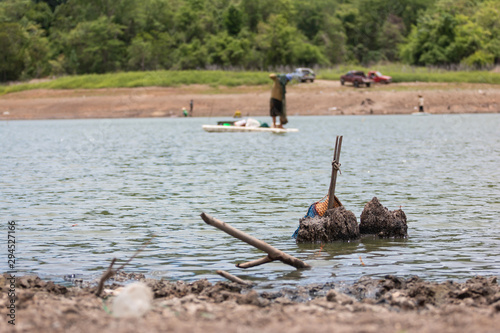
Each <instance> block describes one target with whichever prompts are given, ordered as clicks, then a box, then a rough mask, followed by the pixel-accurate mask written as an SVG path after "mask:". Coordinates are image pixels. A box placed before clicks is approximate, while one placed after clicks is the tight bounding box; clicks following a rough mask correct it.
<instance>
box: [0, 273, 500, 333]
mask: <svg viewBox="0 0 500 333" xmlns="http://www.w3.org/2000/svg"><path fill="white" fill-rule="evenodd" d="M8 277H9V276H8V275H7V274H4V275H3V276H0V286H1V287H2V293H1V295H2V296H1V299H0V303H1V307H0V313H1V315H2V318H4V319H3V320H2V321H1V322H0V331H3V332H6V331H9V330H11V329H12V328H13V326H12V325H10V324H8V322H7V320H6V319H5V318H7V315H8V311H9V310H8V308H7V305H8V304H9V299H8V296H7V290H8V288H9V283H10V282H9V280H8ZM118 278H121V280H119V279H118V280H119V281H121V282H119V281H115V283H112V284H108V285H107V286H106V289H105V293H106V294H105V295H104V297H102V298H99V297H96V296H95V295H94V294H93V293H94V292H95V290H96V286H95V285H93V286H86V287H83V288H80V287H65V286H61V285H57V284H54V283H53V282H51V281H42V280H41V279H39V278H38V277H36V276H23V277H20V278H17V279H16V282H15V284H16V290H15V293H16V301H15V305H16V312H15V317H16V325H15V328H16V331H20V332H35V331H47V332H48V331H50V332H89V331H105V330H106V331H112V332H138V331H143V332H146V331H147V332H164V331H167V332H219V331H220V332H257V331H258V332H332V331H335V332H381V331H383V332H474V333H476V332H495V331H496V330H497V328H498V327H499V326H498V325H500V285H499V283H498V279H497V277H494V276H491V277H481V276H476V277H473V278H471V279H470V280H468V281H466V282H463V283H457V282H453V281H446V282H442V283H436V282H426V281H423V280H421V279H420V278H418V277H411V278H407V279H404V278H399V277H396V276H391V275H388V276H386V277H385V278H383V279H371V278H368V277H362V278H360V279H359V281H357V282H356V283H354V284H353V285H342V284H334V283H326V284H315V285H309V286H303V287H298V288H293V289H287V288H283V289H281V290H280V291H277V292H261V293H258V292H256V291H254V290H252V288H249V287H242V286H240V285H237V284H235V283H232V282H226V281H221V282H217V283H215V284H212V283H210V282H208V281H206V280H198V281H196V282H193V283H185V282H182V281H163V280H155V279H145V278H144V276H142V275H141V274H121V276H119V277H118ZM127 279H133V280H139V281H142V283H144V284H145V285H147V287H148V288H150V290H151V291H152V292H153V294H154V300H153V301H152V304H151V309H150V310H149V311H147V312H146V313H145V314H144V315H142V316H137V317H135V316H132V317H117V316H116V314H114V313H113V299H114V297H115V296H116V295H117V294H119V293H120V288H121V290H123V280H127ZM117 282H119V283H117Z"/></svg>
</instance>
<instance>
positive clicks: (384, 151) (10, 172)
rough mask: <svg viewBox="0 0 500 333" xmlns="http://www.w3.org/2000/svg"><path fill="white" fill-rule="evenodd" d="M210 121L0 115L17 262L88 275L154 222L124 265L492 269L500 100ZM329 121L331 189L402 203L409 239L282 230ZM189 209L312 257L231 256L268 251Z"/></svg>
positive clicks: (303, 278)
mask: <svg viewBox="0 0 500 333" xmlns="http://www.w3.org/2000/svg"><path fill="white" fill-rule="evenodd" d="M218 120H221V119H218V118H211V119H200V118H189V119H118V120H57V121H56V120H52V121H11V122H1V123H0V140H1V145H0V153H1V157H2V159H1V162H0V186H1V188H2V195H1V196H0V211H1V212H2V218H3V219H4V221H3V222H2V223H5V224H6V223H7V220H11V219H14V220H16V221H17V223H18V229H17V240H18V252H17V254H18V256H19V257H20V258H19V265H18V268H19V269H20V270H21V271H23V272H29V273H36V274H39V275H41V276H42V277H47V278H52V279H55V280H58V279H61V278H62V276H63V275H65V274H78V275H81V276H83V277H84V278H88V279H91V278H94V277H97V276H98V275H99V274H100V272H101V271H102V270H104V269H105V268H106V267H107V266H108V265H109V262H110V260H111V259H112V258H113V257H116V258H119V259H127V258H129V257H130V256H131V255H132V254H133V253H134V252H135V251H136V250H137V249H138V248H140V247H141V245H142V244H143V243H144V242H145V241H146V240H147V239H149V238H150V237H151V236H152V235H156V237H155V238H154V240H153V241H152V243H151V244H150V245H148V246H147V248H146V250H145V251H144V252H142V253H141V255H140V256H139V257H138V258H136V259H134V260H133V261H132V262H131V264H130V267H128V269H127V270H129V271H140V272H143V273H145V274H147V275H149V276H154V277H158V278H160V277H162V278H166V279H183V280H187V281H192V280H195V279H199V278H208V279H209V280H211V281H217V280H220V279H221V278H220V277H219V276H218V275H216V274H215V271H216V270H218V269H222V270H227V271H229V272H230V273H232V274H236V275H238V276H241V277H243V278H247V279H251V280H255V281H260V282H261V283H260V286H262V287H263V288H267V287H274V286H276V285H280V286H283V285H295V284H307V283H313V282H327V281H353V280H357V279H358V278H359V277H360V276H363V275H369V276H376V277H379V276H384V275H386V274H395V275H399V276H410V275H415V274H416V275H419V276H422V277H425V278H427V279H430V280H445V279H449V278H453V279H466V278H469V277H471V276H473V275H477V274H481V275H491V274H494V275H500V237H499V236H498V232H497V230H498V213H499V212H500V191H499V184H500V171H499V170H500V168H498V166H499V165H500V131H499V127H498V124H499V123H500V115H442V116H438V115H433V116H430V117H412V116H369V117H361V116H343V117H292V118H291V119H290V126H293V127H297V128H299V130H300V132H299V133H291V134H287V135H273V134H270V133H206V132H203V131H202V129H201V125H202V124H204V123H216V121H218ZM262 120H266V119H265V118H263V119H262ZM336 135H343V136H344V139H343V147H342V154H341V158H340V159H341V163H342V167H341V169H342V174H341V175H339V177H338V180H337V189H336V194H337V196H338V197H339V198H340V199H341V201H342V203H343V204H344V205H345V206H346V208H347V209H349V210H351V211H353V212H354V214H355V215H356V216H358V220H359V216H360V214H361V212H362V210H363V207H364V204H365V203H366V202H368V201H369V200H371V198H372V197H373V196H377V197H378V198H379V200H380V202H381V203H382V204H383V205H384V206H386V207H387V208H389V209H390V210H393V209H396V208H399V207H400V206H401V207H402V209H403V210H404V211H405V213H406V215H407V218H408V225H409V227H408V233H409V236H410V237H409V238H408V239H407V240H379V239H375V238H372V237H364V238H362V239H361V240H359V241H355V242H350V243H334V244H323V245H321V244H308V245H297V244H295V242H294V240H293V239H292V238H290V236H291V234H292V233H293V231H294V230H295V229H296V228H297V225H298V220H299V218H300V217H302V216H303V215H304V214H305V212H306V210H307V207H308V205H310V204H311V203H312V202H314V201H316V200H319V199H321V198H322V197H323V196H324V195H325V194H326V192H327V190H328V186H329V182H330V174H331V169H330V168H331V159H332V155H333V146H334V143H335V136H336ZM201 212H206V213H208V214H210V215H212V216H214V217H216V218H218V219H220V220H223V221H225V222H228V223H230V224H232V225H233V226H235V227H237V228H239V229H241V230H243V231H245V232H247V233H249V234H251V235H253V236H255V237H257V238H260V239H262V240H264V241H266V242H268V243H270V244H272V245H274V246H275V247H277V248H279V249H281V250H283V251H285V252H288V253H289V254H291V255H294V256H296V257H298V258H301V259H303V260H305V261H306V262H308V263H309V264H311V265H312V266H313V269H311V270H307V271H296V270H295V269H294V268H292V267H288V266H286V265H284V264H282V263H280V262H273V263H270V264H266V265H264V266H260V267H255V268H251V269H247V270H240V269H238V268H236V267H235V264H236V263H238V262H246V261H250V260H254V259H258V258H260V257H262V256H263V255H264V254H263V253H262V252H260V251H258V250H256V249H254V248H252V247H250V246H248V245H246V244H244V243H242V242H241V241H239V240H236V239H233V238H232V237H230V236H228V235H226V234H224V233H223V232H221V231H219V230H217V229H214V228H213V227H210V226H208V225H206V224H205V223H204V222H203V221H202V220H201V218H200V217H199V215H200V214H201ZM4 230H6V229H5V228H4ZM5 239H6V237H3V240H2V242H4V240H5ZM1 265H5V263H2V264H1ZM1 268H2V270H3V271H5V270H6V267H5V266H1Z"/></svg>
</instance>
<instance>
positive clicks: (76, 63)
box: [0, 0, 500, 81]
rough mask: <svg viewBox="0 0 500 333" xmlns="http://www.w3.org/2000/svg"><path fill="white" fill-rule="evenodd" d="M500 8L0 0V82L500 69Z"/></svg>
mask: <svg viewBox="0 0 500 333" xmlns="http://www.w3.org/2000/svg"><path fill="white" fill-rule="evenodd" d="M499 8H500V0H473V1H471V0H393V1H387V0H314V1H304V0H141V1H139V0H0V81H11V80H19V79H28V78H37V77H44V76H48V75H56V76H59V75H68V74H69V75H74V74H92V73H109V72H123V71H156V70H162V69H169V70H190V69H239V70H268V69H270V68H279V67H282V66H301V65H305V66H311V67H312V66H319V67H329V66H332V65H338V64H344V63H350V64H365V65H366V64H370V63H375V62H380V61H391V62H393V61H404V62H406V63H408V64H412V65H453V64H457V65H458V64H463V65H467V66H469V67H484V66H489V65H493V64H495V63H498V62H500V11H499Z"/></svg>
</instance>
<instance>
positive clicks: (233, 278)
mask: <svg viewBox="0 0 500 333" xmlns="http://www.w3.org/2000/svg"><path fill="white" fill-rule="evenodd" d="M216 273H217V274H219V275H220V276H222V277H225V278H226V279H228V280H229V281H232V282H236V283H239V284H242V285H245V286H251V285H253V282H250V281H245V280H243V279H240V278H239V277H237V276H234V275H233V274H230V273H228V272H226V271H216Z"/></svg>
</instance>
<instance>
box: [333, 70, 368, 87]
mask: <svg viewBox="0 0 500 333" xmlns="http://www.w3.org/2000/svg"><path fill="white" fill-rule="evenodd" d="M346 82H350V83H352V84H353V86H355V87H356V88H359V86H360V85H362V84H364V85H365V86H366V87H367V88H369V87H370V84H372V82H373V80H371V79H370V78H368V77H367V76H366V75H365V73H364V72H362V71H349V72H347V74H344V75H342V76H340V84H341V85H344V84H345V83H346Z"/></svg>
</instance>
